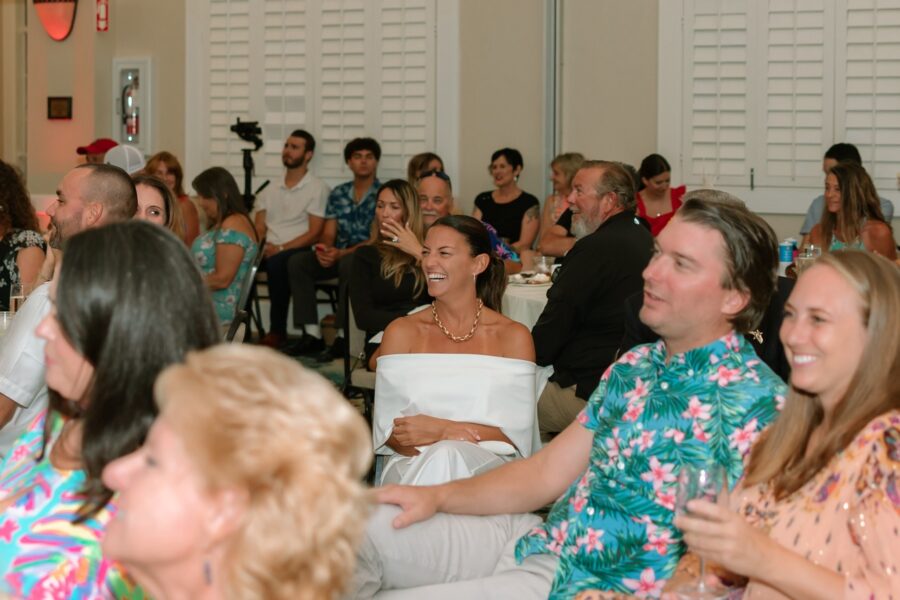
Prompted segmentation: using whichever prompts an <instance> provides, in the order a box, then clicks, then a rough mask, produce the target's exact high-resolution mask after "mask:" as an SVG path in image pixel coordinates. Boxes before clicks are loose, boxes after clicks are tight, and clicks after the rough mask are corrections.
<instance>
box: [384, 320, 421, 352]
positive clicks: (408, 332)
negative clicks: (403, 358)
mask: <svg viewBox="0 0 900 600" xmlns="http://www.w3.org/2000/svg"><path fill="white" fill-rule="evenodd" d="M425 313H427V311H420V312H417V313H415V314H412V315H407V316H405V317H400V318H398V319H394V320H393V321H391V322H390V324H389V325H388V326H387V327H386V328H385V330H384V337H383V338H382V340H381V353H382V354H405V353H408V352H410V350H411V349H412V347H413V342H414V341H415V340H417V339H419V338H420V337H421V335H422V328H423V327H424V326H426V325H427V323H428V322H429V321H428V320H426V319H425V316H426V315H425Z"/></svg>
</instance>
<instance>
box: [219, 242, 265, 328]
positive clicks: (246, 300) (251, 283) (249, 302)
mask: <svg viewBox="0 0 900 600" xmlns="http://www.w3.org/2000/svg"><path fill="white" fill-rule="evenodd" d="M262 259H263V252H262V244H260V246H259V248H257V251H256V258H254V259H253V263H252V264H251V265H250V268H249V269H248V270H247V274H246V275H245V276H244V281H243V283H241V293H240V295H238V301H237V305H236V306H237V308H236V309H235V314H234V319H233V320H232V321H231V327H229V328H228V333H227V334H226V335H225V341H228V342H230V341H232V340H233V339H234V337H235V335H236V334H237V333H238V330H237V329H236V327H237V326H236V325H235V323H243V324H244V330H243V332H241V333H242V339H241V341H246V340H247V339H249V338H250V334H251V327H250V324H251V322H253V323H255V324H256V328H257V330H258V331H259V335H260V337H262V336H263V335H265V331H264V330H263V325H262V319H261V315H260V309H259V297H258V296H257V294H256V274H257V272H258V271H259V265H260V263H261V262H262ZM254 302H255V304H254ZM254 308H255V309H256V312H255V313H254ZM229 335H230V336H231V337H229Z"/></svg>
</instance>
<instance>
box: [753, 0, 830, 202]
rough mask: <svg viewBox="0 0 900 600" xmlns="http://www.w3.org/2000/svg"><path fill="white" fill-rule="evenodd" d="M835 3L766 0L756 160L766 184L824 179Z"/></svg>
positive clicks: (805, 182)
mask: <svg viewBox="0 0 900 600" xmlns="http://www.w3.org/2000/svg"><path fill="white" fill-rule="evenodd" d="M832 5H833V0H827V1H826V0H794V1H788V0H769V1H768V9H767V10H766V13H765V14H764V15H763V18H764V19H765V27H764V28H763V30H762V32H761V34H760V35H761V36H764V40H761V41H764V47H763V48H762V51H763V52H764V53H765V61H764V65H763V67H762V75H763V81H762V85H764V86H765V94H766V95H765V98H764V102H762V103H761V106H762V107H763V111H762V114H761V115H759V116H760V118H761V121H762V123H763V124H764V130H762V131H763V136H764V137H763V138H762V139H761V140H760V146H759V149H760V151H761V152H760V154H759V156H758V157H757V160H754V164H755V165H758V167H756V174H757V178H758V181H759V182H760V183H761V184H763V185H795V184H804V185H811V186H813V185H819V184H820V183H821V181H822V176H821V165H822V151H823V148H827V147H828V146H830V145H831V140H832V139H833V136H834V127H833V122H832V119H831V118H830V116H831V114H833V109H832V95H831V93H830V90H831V89H832V86H833V72H834V61H833V57H832V53H833V50H832V46H831V43H830V38H831V34H830V31H831V27H833V25H832V19H833V11H831V10H830V8H828V7H831V6H832ZM826 11H827V12H826Z"/></svg>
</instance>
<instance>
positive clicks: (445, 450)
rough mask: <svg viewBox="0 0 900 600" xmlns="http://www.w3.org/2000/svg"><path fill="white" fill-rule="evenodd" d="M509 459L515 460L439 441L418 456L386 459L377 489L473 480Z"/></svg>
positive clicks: (447, 441) (454, 443)
mask: <svg viewBox="0 0 900 600" xmlns="http://www.w3.org/2000/svg"><path fill="white" fill-rule="evenodd" d="M513 458H516V456H515V455H510V456H508V457H503V456H499V455H497V454H494V453H493V452H491V451H490V450H485V449H484V448H481V447H479V446H478V444H472V443H469V442H460V441H457V440H442V441H440V442H435V443H434V444H431V445H430V446H428V447H427V448H423V449H422V451H421V454H419V455H418V456H401V455H399V454H394V455H393V456H391V457H389V458H388V461H387V464H386V465H385V466H384V473H383V475H382V479H381V484H380V485H387V484H388V483H399V484H403V485H438V484H440V483H447V482H448V481H454V480H456V479H465V478H467V477H474V476H475V475H479V474H481V473H484V472H486V471H490V470H491V469H494V468H496V467H499V466H500V465H502V464H503V463H505V462H506V461H507V460H511V459H513Z"/></svg>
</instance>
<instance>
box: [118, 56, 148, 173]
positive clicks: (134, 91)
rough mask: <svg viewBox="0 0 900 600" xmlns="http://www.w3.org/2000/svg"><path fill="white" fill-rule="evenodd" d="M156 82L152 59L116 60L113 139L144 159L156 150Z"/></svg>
mask: <svg viewBox="0 0 900 600" xmlns="http://www.w3.org/2000/svg"><path fill="white" fill-rule="evenodd" d="M152 85H153V78H152V72H151V61H150V58H149V57H148V58H114V59H113V73H112V88H113V89H112V93H113V111H112V119H113V122H112V132H113V134H112V137H113V139H115V140H116V141H117V142H119V143H120V144H128V145H130V146H135V147H136V148H138V149H139V150H140V151H141V152H142V153H143V154H144V156H149V155H150V154H151V152H152V150H153V146H152V142H151V138H150V132H151V127H152V124H153V106H152V100H153V94H152V91H153V88H152Z"/></svg>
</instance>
